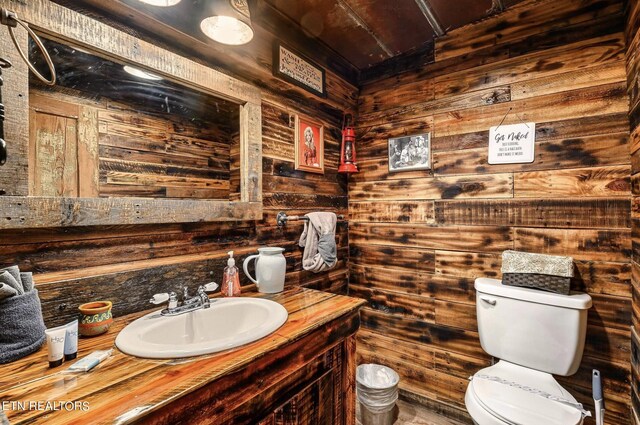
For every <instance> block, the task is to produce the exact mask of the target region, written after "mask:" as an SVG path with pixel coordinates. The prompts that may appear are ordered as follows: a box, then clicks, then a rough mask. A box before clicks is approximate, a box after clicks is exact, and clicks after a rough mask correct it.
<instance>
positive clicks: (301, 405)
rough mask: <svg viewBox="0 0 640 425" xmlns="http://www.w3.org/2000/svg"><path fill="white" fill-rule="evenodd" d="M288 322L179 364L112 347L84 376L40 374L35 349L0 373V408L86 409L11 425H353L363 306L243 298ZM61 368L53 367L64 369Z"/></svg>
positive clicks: (88, 343)
mask: <svg viewBox="0 0 640 425" xmlns="http://www.w3.org/2000/svg"><path fill="white" fill-rule="evenodd" d="M243 296H250V297H262V298H268V299H270V300H273V301H275V302H278V303H280V304H282V305H283V306H284V307H285V308H286V309H287V312H288V314H289V317H288V319H287V321H286V322H285V324H284V325H282V327H281V328H280V329H278V330H276V331H275V332H274V333H272V334H271V335H269V336H267V337H264V338H263V339H261V340H258V341H255V342H253V343H251V344H247V345H244V346H242V347H239V348H238V349H236V350H230V351H227V352H222V353H217V354H211V355H206V356H199V357H192V358H185V359H142V358H138V357H133V356H129V355H126V354H124V353H122V352H121V351H119V350H117V349H115V350H114V353H113V355H112V356H111V358H110V359H108V360H107V361H106V362H104V364H100V365H98V366H97V367H96V368H95V369H93V370H92V371H91V372H89V373H85V374H77V375H73V376H70V375H68V374H64V373H61V371H62V369H61V368H55V369H50V368H49V367H48V362H47V353H46V352H47V350H46V348H44V347H43V349H41V350H40V351H38V352H37V353H34V354H31V355H29V356H27V357H24V358H23V359H20V360H18V361H16V362H14V363H11V364H9V365H4V366H3V367H2V368H0V400H2V401H3V402H7V403H9V405H10V403H11V402H18V401H19V402H23V403H24V402H32V401H40V402H42V401H57V402H60V401H64V402H78V403H85V405H86V406H87V409H88V410H86V411H85V410H82V409H78V410H71V411H60V410H51V411H48V410H29V409H26V410H23V409H15V410H11V409H8V410H5V412H4V413H5V414H6V415H7V417H8V419H9V423H11V424H12V425H26V424H46V425H77V424H91V425H106V424H116V423H117V424H119V425H124V424H166V425H169V424H170V425H186V424H197V425H200V424H215V425H220V424H246V425H255V424H279V425H283V424H291V425H293V424H296V425H297V424H305V425H306V424H309V425H315V424H318V425H324V424H326V425H353V424H355V373H356V364H355V361H356V360H355V348H356V342H355V333H356V332H357V330H358V327H359V326H360V311H359V310H360V307H362V305H363V304H364V301H363V300H361V299H357V298H351V297H345V296H342V295H336V294H329V293H326V292H320V291H315V290H312V289H305V288H299V287H293V288H288V289H286V290H285V291H284V292H282V293H279V294H257V293H244V294H243ZM144 313H145V312H142V313H136V314H132V315H130V316H126V317H120V318H116V319H115V321H114V323H113V325H112V326H111V328H110V329H109V332H108V333H106V334H104V335H100V336H97V337H95V338H87V339H80V341H79V344H78V358H82V357H85V356H86V355H87V354H89V353H90V352H92V351H95V350H104V349H109V348H114V346H113V343H114V340H115V337H116V335H117V334H118V332H119V331H120V330H122V329H123V328H124V327H125V326H126V325H127V324H128V323H130V322H131V321H133V320H135V319H137V318H138V317H140V316H141V315H143V314H144ZM64 367H65V366H63V368H64Z"/></svg>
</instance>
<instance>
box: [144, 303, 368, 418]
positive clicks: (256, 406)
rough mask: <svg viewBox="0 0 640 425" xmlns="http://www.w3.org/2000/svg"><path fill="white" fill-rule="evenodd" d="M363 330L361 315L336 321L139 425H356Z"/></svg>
mask: <svg viewBox="0 0 640 425" xmlns="http://www.w3.org/2000/svg"><path fill="white" fill-rule="evenodd" d="M358 326H359V316H358V315H357V314H356V315H351V317H343V318H342V319H341V320H336V321H334V322H332V323H331V324H329V325H326V326H325V327H323V328H321V329H318V330H317V331H315V332H313V333H312V334H311V335H309V336H307V337H304V338H303V339H301V340H299V341H297V342H295V343H293V344H291V346H290V347H287V348H284V349H281V350H278V352H272V353H269V354H267V355H265V357H264V358H263V359H260V360H259V361H256V362H255V363H254V364H252V365H251V366H249V367H247V368H246V369H244V370H241V371H238V372H236V373H235V374H232V375H229V376H227V377H224V378H222V379H220V380H218V381H215V382H213V383H211V384H210V385H208V386H205V387H204V388H202V389H200V390H197V391H195V392H193V393H191V394H189V395H187V396H185V397H183V398H181V399H179V400H177V401H175V402H174V403H172V404H170V405H169V406H166V407H164V408H162V409H160V410H159V411H158V412H156V413H154V414H151V415H149V416H148V417H145V418H143V419H142V420H141V421H140V422H136V423H149V424H172V425H177V424H234V425H235V424H243V425H254V424H257V423H259V424H265V425H267V424H278V425H298V424H309V425H352V424H355V381H354V379H355V336H354V335H353V334H354V332H355V331H356V330H357V328H358ZM283 350H286V353H283V352H282V351H283ZM309 360H310V361H309Z"/></svg>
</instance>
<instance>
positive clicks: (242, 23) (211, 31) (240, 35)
mask: <svg viewBox="0 0 640 425" xmlns="http://www.w3.org/2000/svg"><path fill="white" fill-rule="evenodd" d="M211 9H212V14H211V16H209V17H208V18H205V19H203V20H202V22H201V23H200V29H201V30H202V32H203V33H204V34H205V35H206V36H207V37H209V38H211V39H212V40H214V41H217V42H218V43H222V44H229V45H232V46H238V45H241V44H247V43H248V42H250V41H251V39H252V38H253V28H252V27H251V14H250V12H249V5H248V4H247V0H217V1H215V2H213V4H212V7H211Z"/></svg>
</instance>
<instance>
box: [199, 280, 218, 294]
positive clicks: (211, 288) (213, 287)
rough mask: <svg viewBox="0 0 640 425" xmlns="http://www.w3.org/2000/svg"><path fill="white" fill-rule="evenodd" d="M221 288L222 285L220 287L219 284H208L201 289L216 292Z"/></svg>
mask: <svg viewBox="0 0 640 425" xmlns="http://www.w3.org/2000/svg"><path fill="white" fill-rule="evenodd" d="M219 286H220V285H218V284H217V283H215V282H209V283H207V284H205V285H202V286H201V288H202V289H203V290H204V291H205V292H213V291H215V290H216V289H218V287H219Z"/></svg>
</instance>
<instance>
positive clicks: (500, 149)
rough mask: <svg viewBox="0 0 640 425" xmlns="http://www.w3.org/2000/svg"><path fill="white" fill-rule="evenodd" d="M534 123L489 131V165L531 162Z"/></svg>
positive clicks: (501, 127)
mask: <svg viewBox="0 0 640 425" xmlns="http://www.w3.org/2000/svg"><path fill="white" fill-rule="evenodd" d="M535 141H536V123H533V122H528V123H522V124H511V125H501V126H497V127H491V128H490V129H489V164H518V163H526V162H533V160H534V158H535V156H534V147H535Z"/></svg>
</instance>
